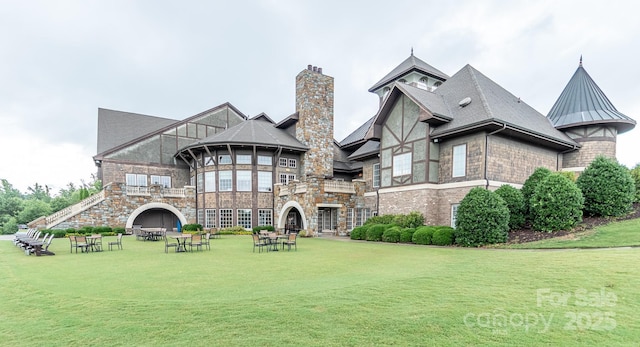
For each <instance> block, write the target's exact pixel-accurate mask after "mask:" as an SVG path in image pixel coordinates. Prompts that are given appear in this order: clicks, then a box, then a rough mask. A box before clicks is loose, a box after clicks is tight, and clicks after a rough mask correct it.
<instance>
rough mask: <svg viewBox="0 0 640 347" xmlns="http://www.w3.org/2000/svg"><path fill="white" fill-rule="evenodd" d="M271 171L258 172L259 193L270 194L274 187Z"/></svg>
mask: <svg viewBox="0 0 640 347" xmlns="http://www.w3.org/2000/svg"><path fill="white" fill-rule="evenodd" d="M271 177H272V176H271V171H258V191H259V192H270V191H271V187H272V186H273V182H272V178H271Z"/></svg>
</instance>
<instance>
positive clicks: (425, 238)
mask: <svg viewBox="0 0 640 347" xmlns="http://www.w3.org/2000/svg"><path fill="white" fill-rule="evenodd" d="M435 231H436V227H434V226H421V227H419V228H417V229H416V232H415V233H413V238H412V239H411V241H412V242H413V243H415V244H416V245H430V244H431V243H432V242H433V241H432V238H433V233H434V232H435Z"/></svg>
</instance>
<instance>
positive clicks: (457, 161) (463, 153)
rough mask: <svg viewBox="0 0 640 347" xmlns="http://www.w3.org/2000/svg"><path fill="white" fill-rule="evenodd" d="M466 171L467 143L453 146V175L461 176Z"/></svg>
mask: <svg viewBox="0 0 640 347" xmlns="http://www.w3.org/2000/svg"><path fill="white" fill-rule="evenodd" d="M466 171H467V145H466V144H463V145H458V146H453V172H452V176H453V177H462V176H465V175H466Z"/></svg>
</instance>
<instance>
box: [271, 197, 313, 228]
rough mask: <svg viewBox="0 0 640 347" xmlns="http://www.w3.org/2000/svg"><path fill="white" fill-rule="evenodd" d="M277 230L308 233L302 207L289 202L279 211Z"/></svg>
mask: <svg viewBox="0 0 640 347" xmlns="http://www.w3.org/2000/svg"><path fill="white" fill-rule="evenodd" d="M277 228H278V229H281V230H285V231H293V232H299V231H300V230H307V231H308V224H307V218H306V216H305V214H304V210H303V209H302V206H300V204H298V203H297V202H295V201H289V202H287V203H286V204H284V206H283V207H282V210H280V217H279V218H278V224H277Z"/></svg>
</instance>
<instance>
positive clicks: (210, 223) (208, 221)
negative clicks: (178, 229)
mask: <svg viewBox="0 0 640 347" xmlns="http://www.w3.org/2000/svg"><path fill="white" fill-rule="evenodd" d="M204 217H205V218H204V227H205V228H215V227H216V210H215V209H213V208H208V209H206V210H204Z"/></svg>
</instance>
